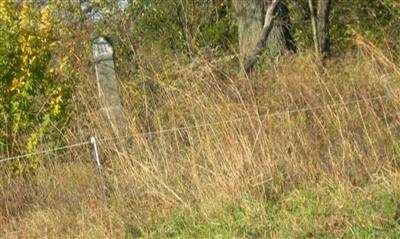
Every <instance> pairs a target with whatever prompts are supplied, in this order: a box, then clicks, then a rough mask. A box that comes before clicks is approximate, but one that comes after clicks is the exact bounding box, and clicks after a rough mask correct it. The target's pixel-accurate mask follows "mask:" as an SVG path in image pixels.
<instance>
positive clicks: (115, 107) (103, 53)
mask: <svg viewBox="0 0 400 239" xmlns="http://www.w3.org/2000/svg"><path fill="white" fill-rule="evenodd" d="M93 52H94V59H95V69H96V78H97V88H98V95H99V100H100V104H101V112H102V114H103V115H104V117H105V118H106V119H107V120H108V121H109V122H110V124H111V127H112V129H113V131H114V132H115V133H116V134H117V135H121V134H122V130H123V129H124V127H126V122H125V119H124V114H123V109H122V104H121V99H120V97H119V91H118V87H117V82H116V78H115V68H114V51H113V47H112V44H111V41H110V40H109V39H108V38H107V37H104V36H99V37H96V38H95V39H94V40H93Z"/></svg>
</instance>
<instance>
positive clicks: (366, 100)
mask: <svg viewBox="0 0 400 239" xmlns="http://www.w3.org/2000/svg"><path fill="white" fill-rule="evenodd" d="M389 98H390V96H389V95H380V96H376V97H373V98H367V99H362V100H352V101H347V102H339V103H334V104H327V105H320V106H315V107H305V108H301V109H294V110H286V111H279V112H274V113H266V114H261V115H253V116H243V117H239V118H235V119H229V120H222V121H217V122H211V123H204V124H199V125H191V126H185V127H178V128H171V129H165V130H158V131H151V132H144V133H137V134H127V135H123V136H117V137H109V138H102V139H98V140H97V142H99V143H103V142H108V141H114V140H119V139H130V138H135V137H146V136H152V135H160V134H165V133H174V132H178V131H182V130H189V129H197V128H206V127H211V126H216V125H221V124H227V123H235V122H240V121H246V120H251V119H261V118H266V117H268V116H270V117H277V116H282V115H290V114H296V113H303V112H308V111H316V110H321V109H324V108H335V107H339V106H347V105H352V104H357V103H365V102H369V101H376V100H381V99H389Z"/></svg>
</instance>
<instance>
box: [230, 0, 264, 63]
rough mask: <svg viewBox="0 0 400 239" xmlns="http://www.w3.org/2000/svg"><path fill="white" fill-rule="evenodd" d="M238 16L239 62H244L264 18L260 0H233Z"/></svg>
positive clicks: (259, 32)
mask: <svg viewBox="0 0 400 239" xmlns="http://www.w3.org/2000/svg"><path fill="white" fill-rule="evenodd" d="M234 5H235V8H236V14H237V17H238V28H239V29H238V30H239V53H240V62H241V63H242V64H244V62H245V60H246V59H247V58H248V56H249V54H250V52H251V51H252V50H253V49H254V47H255V46H256V44H257V41H258V38H259V37H260V34H261V29H262V27H263V19H264V4H263V2H262V0H234Z"/></svg>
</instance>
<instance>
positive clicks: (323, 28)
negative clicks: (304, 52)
mask: <svg viewBox="0 0 400 239" xmlns="http://www.w3.org/2000/svg"><path fill="white" fill-rule="evenodd" d="M330 12H331V0H318V11H317V29H318V31H317V32H318V35H317V36H318V46H319V48H320V53H321V54H322V59H323V60H326V59H328V58H329V56H330V48H331V42H330V34H329V31H330V22H329V17H330Z"/></svg>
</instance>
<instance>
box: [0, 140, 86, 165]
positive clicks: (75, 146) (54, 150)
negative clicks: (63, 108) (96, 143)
mask: <svg viewBox="0 0 400 239" xmlns="http://www.w3.org/2000/svg"><path fill="white" fill-rule="evenodd" d="M87 144H91V142H90V141H85V142H80V143H76V144H70V145H66V146H62V147H57V148H53V149H50V150H42V151H36V152H32V153H28V154H22V155H18V156H14V157H9V158H4V159H1V160H0V163H3V162H7V161H12V160H18V159H22V158H28V157H31V156H37V155H41V154H48V153H53V152H57V151H60V150H64V149H71V148H77V147H81V146H83V145H87Z"/></svg>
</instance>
